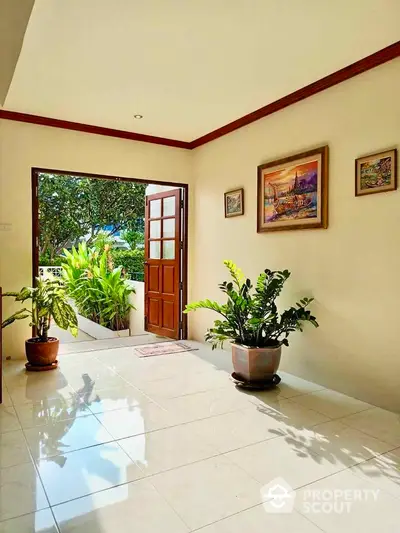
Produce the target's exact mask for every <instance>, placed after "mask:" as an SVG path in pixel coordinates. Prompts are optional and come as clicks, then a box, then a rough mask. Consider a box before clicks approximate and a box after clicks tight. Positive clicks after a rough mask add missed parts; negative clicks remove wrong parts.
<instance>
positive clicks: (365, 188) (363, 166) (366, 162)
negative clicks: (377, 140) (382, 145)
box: [356, 149, 397, 196]
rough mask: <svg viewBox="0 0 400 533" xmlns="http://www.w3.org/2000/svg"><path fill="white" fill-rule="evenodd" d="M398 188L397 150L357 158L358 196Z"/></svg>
mask: <svg viewBox="0 0 400 533" xmlns="http://www.w3.org/2000/svg"><path fill="white" fill-rule="evenodd" d="M396 189H397V150H396V149H393V150H387V151H386V152H379V153H378V154H372V155H367V156H365V157H359V158H358V159H356V196H365V195H366V194H375V193H378V192H387V191H395V190H396Z"/></svg>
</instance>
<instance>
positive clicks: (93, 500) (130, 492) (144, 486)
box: [53, 481, 189, 533]
mask: <svg viewBox="0 0 400 533" xmlns="http://www.w3.org/2000/svg"><path fill="white" fill-rule="evenodd" d="M53 511H54V515H55V517H56V520H57V523H58V524H59V527H60V531H61V533H100V532H101V533H116V532H118V533H132V532H133V531H135V532H138V533H161V532H162V533H186V532H188V531H189V529H188V527H187V526H186V525H185V524H184V523H183V521H182V520H181V519H180V518H179V517H178V516H177V514H176V513H175V512H174V511H173V509H171V507H170V506H169V505H168V504H167V503H166V501H165V500H164V499H163V498H162V497H161V496H160V494H158V492H157V491H156V489H155V488H154V487H153V486H152V485H151V484H150V483H149V482H147V481H136V482H134V483H128V484H126V485H122V486H120V487H115V488H112V489H109V490H105V491H102V492H98V493H96V494H92V495H91V496H87V497H85V498H80V499H78V500H73V501H71V502H68V503H65V504H63V505H58V506H56V507H54V508H53Z"/></svg>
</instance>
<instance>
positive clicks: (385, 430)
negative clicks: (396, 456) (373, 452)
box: [340, 407, 400, 447]
mask: <svg viewBox="0 0 400 533" xmlns="http://www.w3.org/2000/svg"><path fill="white" fill-rule="evenodd" d="M340 421H341V422H343V424H346V425H347V426H351V427H354V428H356V429H359V430H360V431H363V432H364V433H367V434H368V435H372V436H373V437H376V438H377V439H379V440H383V441H385V442H388V443H389V444H393V447H396V446H400V415H398V414H396V413H392V412H390V411H385V410H384V409H380V408H378V407H375V408H374V409H368V410H367V411H362V412H360V413H357V414H354V415H350V416H347V417H345V418H341V419H340Z"/></svg>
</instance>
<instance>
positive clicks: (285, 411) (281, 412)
mask: <svg viewBox="0 0 400 533" xmlns="http://www.w3.org/2000/svg"><path fill="white" fill-rule="evenodd" d="M296 400H297V397H296V398H293V399H291V400H289V399H285V398H283V399H280V398H279V399H278V398H277V399H276V401H275V402H270V404H269V405H265V404H262V403H260V404H258V405H257V408H258V409H259V411H260V412H262V413H264V414H265V415H268V416H269V417H273V418H275V420H276V421H277V422H279V423H280V425H281V427H282V428H285V429H287V430H288V429H290V428H303V427H312V426H315V425H316V424H322V423H323V422H329V421H330V418H328V417H327V416H325V415H323V414H322V413H318V412H317V411H314V410H312V409H308V408H307V407H304V406H303V405H300V404H299V403H297V402H296Z"/></svg>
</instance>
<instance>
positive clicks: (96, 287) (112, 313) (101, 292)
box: [62, 243, 135, 331]
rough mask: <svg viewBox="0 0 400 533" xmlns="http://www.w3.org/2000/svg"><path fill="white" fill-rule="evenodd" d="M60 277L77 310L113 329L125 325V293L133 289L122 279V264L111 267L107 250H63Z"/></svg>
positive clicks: (127, 311) (127, 320) (126, 318)
mask: <svg viewBox="0 0 400 533" xmlns="http://www.w3.org/2000/svg"><path fill="white" fill-rule="evenodd" d="M64 254H65V262H64V263H63V265H62V266H63V277H64V279H65V281H66V284H67V290H68V293H69V295H70V296H71V298H73V299H74V301H75V304H76V306H77V308H78V311H79V314H81V315H82V316H84V317H86V318H89V319H90V320H93V322H97V323H98V324H101V325H102V326H105V327H107V328H110V329H112V330H114V331H118V330H121V329H125V328H127V327H128V325H129V311H130V309H134V307H133V305H131V304H130V303H129V295H130V294H131V293H132V292H135V290H134V289H133V288H132V287H129V286H128V284H127V283H126V277H125V275H124V274H123V273H122V268H121V267H119V268H114V265H113V261H112V258H111V254H110V251H109V250H108V249H107V247H106V249H105V250H104V251H103V252H101V253H100V252H99V251H97V250H96V249H95V248H88V247H87V246H86V244H85V243H80V244H79V246H78V249H76V248H75V247H72V251H71V252H68V250H64Z"/></svg>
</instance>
